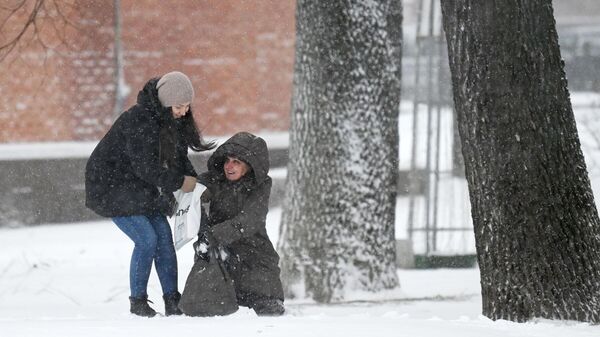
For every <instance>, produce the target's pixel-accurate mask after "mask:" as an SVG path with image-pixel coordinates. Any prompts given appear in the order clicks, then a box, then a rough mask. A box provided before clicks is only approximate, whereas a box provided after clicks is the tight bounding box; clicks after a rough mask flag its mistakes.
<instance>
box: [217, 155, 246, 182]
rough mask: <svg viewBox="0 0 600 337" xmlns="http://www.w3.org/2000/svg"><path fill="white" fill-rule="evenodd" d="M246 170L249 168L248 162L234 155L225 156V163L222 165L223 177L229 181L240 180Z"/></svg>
mask: <svg viewBox="0 0 600 337" xmlns="http://www.w3.org/2000/svg"><path fill="white" fill-rule="evenodd" d="M248 170H250V167H249V166H248V164H246V163H244V162H243V161H241V160H239V159H237V158H235V157H229V156H227V159H226V160H225V165H223V172H224V173H225V178H227V180H229V181H237V180H240V179H241V178H242V177H243V176H244V175H246V173H248Z"/></svg>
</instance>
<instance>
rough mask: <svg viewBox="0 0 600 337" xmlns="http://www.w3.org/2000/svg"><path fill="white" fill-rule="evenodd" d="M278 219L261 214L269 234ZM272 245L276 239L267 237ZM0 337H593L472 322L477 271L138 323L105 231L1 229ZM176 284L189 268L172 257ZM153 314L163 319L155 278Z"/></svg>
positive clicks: (118, 237)
mask: <svg viewBox="0 0 600 337" xmlns="http://www.w3.org/2000/svg"><path fill="white" fill-rule="evenodd" d="M280 214H281V212H279V211H278V210H274V211H273V212H270V213H269V218H268V227H269V233H270V235H272V234H274V233H276V231H277V229H276V227H277V224H278V223H279V216H280ZM275 238H276V236H275ZM0 247H2V254H1V255H0V336H2V337H4V336H6V337H17V336H31V337H42V336H44V337H46V336H48V337H50V336H57V337H69V336H86V337H94V336H99V337H100V336H103V337H104V336H110V337H120V336H123V337H125V336H127V337H129V336H144V337H150V336H161V337H164V336H195V335H198V336H200V335H201V336H224V337H225V336H236V337H239V336H285V337H294V336H327V337H332V336H361V337H362V336H411V337H417V336H427V337H433V336H445V337H453V336H456V337H469V336H474V337H475V336H476V337H480V336H490V337H492V336H498V337H500V336H502V337H504V336H540V337H542V336H543V337H554V336H556V337H564V336H569V337H578V336H598V335H600V327H598V326H591V325H588V324H584V323H576V322H555V321H546V320H544V321H538V322H533V323H525V324H517V323H513V322H507V321H497V322H494V321H491V320H489V319H487V318H485V317H483V316H481V315H480V312H481V297H480V295H479V271H478V270H477V269H455V270H451V269H439V270H399V271H398V276H399V278H400V282H401V289H399V290H398V291H395V292H393V293H389V294H386V296H385V298H384V299H381V297H378V299H375V298H374V297H373V298H368V297H367V298H364V299H365V300H363V301H354V302H350V303H338V304H331V305H319V304H315V303H310V302H295V301H287V302H286V305H287V313H286V315H285V316H283V317H278V318H262V317H257V316H256V315H255V314H254V313H253V312H252V311H250V310H248V309H247V308H240V310H239V311H238V312H236V313H235V314H233V315H231V316H227V317H216V318H193V317H158V318H151V319H147V318H140V317H136V316H133V315H131V314H129V312H128V309H129V303H128V299H127V296H128V295H129V286H128V268H129V255H130V254H131V249H132V243H131V242H130V241H129V239H128V238H127V237H126V236H125V235H124V234H122V233H121V232H120V231H119V230H118V229H117V228H116V226H114V225H113V224H112V223H111V222H108V221H102V222H91V223H78V224H64V225H62V224H54V225H45V226H40V227H29V228H19V229H3V230H0ZM178 260H179V273H180V277H179V285H180V287H183V284H184V282H185V278H186V276H187V272H188V271H189V270H190V268H191V264H192V250H191V246H190V245H189V244H188V245H187V246H185V247H183V248H182V249H181V250H180V251H179V252H178ZM149 296H150V299H152V300H154V301H155V305H154V307H155V308H156V309H157V310H159V311H163V306H162V301H161V293H160V285H159V283H158V278H157V277H156V273H155V271H154V270H153V272H152V276H151V279H150V285H149Z"/></svg>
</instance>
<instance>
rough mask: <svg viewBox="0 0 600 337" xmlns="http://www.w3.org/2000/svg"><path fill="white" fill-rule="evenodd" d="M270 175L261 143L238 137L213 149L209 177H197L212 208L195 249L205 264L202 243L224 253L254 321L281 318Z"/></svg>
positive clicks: (240, 299)
mask: <svg viewBox="0 0 600 337" xmlns="http://www.w3.org/2000/svg"><path fill="white" fill-rule="evenodd" d="M268 172H269V152H268V150H267V145H266V143H265V141H264V140H263V139H262V138H260V137H257V136H254V135H252V134H250V133H248V132H240V133H237V134H235V135H234V136H233V137H231V138H230V139H228V140H227V141H226V142H225V143H224V144H223V145H221V146H219V147H218V148H217V150H216V151H215V152H214V153H213V154H212V156H211V157H210V158H209V159H208V172H205V173H203V174H201V175H200V176H199V177H198V181H199V182H200V183H201V184H203V185H205V186H206V187H207V191H206V192H204V194H203V196H202V199H203V202H209V203H210V204H209V207H208V214H207V218H208V228H207V229H206V231H208V235H205V234H200V238H199V240H198V242H196V244H194V247H195V248H196V253H197V256H198V257H199V258H204V259H206V258H207V256H206V254H203V252H205V251H206V250H203V251H200V249H199V248H200V247H201V246H203V245H201V244H200V243H206V244H207V245H210V244H216V245H219V246H221V247H224V248H225V250H226V251H227V252H228V257H227V259H226V261H225V266H226V267H227V271H228V272H229V274H230V275H231V278H232V279H233V281H234V286H235V291H236V296H237V301H238V304H239V305H241V306H246V307H249V308H252V309H254V311H255V312H256V313H257V314H258V315H282V314H283V313H284V307H283V289H282V286H281V280H280V278H279V274H280V270H279V266H278V263H279V255H278V254H277V252H276V251H275V249H274V248H273V244H272V243H271V241H270V240H269V236H268V235H267V230H266V226H265V222H266V216H267V212H268V210H269V208H268V206H269V196H270V193H271V184H272V181H271V178H270V177H269V176H268V175H267V174H268ZM201 231H202V230H201ZM207 237H208V238H212V239H213V240H212V241H213V242H211V240H208V239H207ZM207 241H208V242H207Z"/></svg>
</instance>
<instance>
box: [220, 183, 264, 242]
mask: <svg viewBox="0 0 600 337" xmlns="http://www.w3.org/2000/svg"><path fill="white" fill-rule="evenodd" d="M271 184H272V181H271V179H270V178H269V179H267V180H265V181H264V182H263V183H262V184H261V185H259V186H258V187H257V188H256V189H254V190H253V191H252V192H251V193H250V195H249V196H248V199H247V200H246V202H245V204H244V206H243V207H242V210H241V211H240V213H239V214H238V215H236V216H235V217H233V218H231V219H229V220H225V221H223V222H221V223H218V224H216V225H214V226H212V227H211V229H210V231H211V234H212V235H213V237H214V238H215V240H216V241H217V242H218V243H220V244H223V245H225V246H226V245H228V244H230V243H233V242H235V241H237V240H240V239H242V238H245V237H249V236H252V235H254V234H256V233H257V232H259V231H260V230H261V229H264V228H265V222H266V219H267V213H268V212H269V196H270V194H271Z"/></svg>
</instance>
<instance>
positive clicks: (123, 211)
mask: <svg viewBox="0 0 600 337" xmlns="http://www.w3.org/2000/svg"><path fill="white" fill-rule="evenodd" d="M157 82H158V79H157V78H155V79H151V80H150V81H148V82H147V83H146V85H145V86H144V88H143V89H142V90H141V91H140V92H139V94H138V97H137V104H135V105H134V106H133V107H131V108H130V109H129V110H127V111H125V112H124V113H123V114H122V115H121V116H120V117H119V118H118V119H117V120H116V121H115V122H114V124H113V126H112V127H111V128H110V130H109V131H108V133H107V134H106V135H105V136H104V138H102V140H101V141H100V142H99V143H98V145H97V146H96V148H95V149H94V151H93V152H92V155H91V156H90V158H89V160H88V162H87V166H86V170H85V190H86V206H87V207H89V208H90V209H92V210H93V211H94V212H96V213H97V214H99V215H101V216H105V217H117V216H131V215H151V214H156V213H164V212H165V207H167V206H166V205H165V199H164V198H162V197H159V195H160V192H163V193H165V194H166V195H169V194H170V195H171V197H172V193H171V192H173V191H175V190H177V189H179V188H180V187H181V185H182V184H183V180H184V175H188V176H196V175H197V174H196V172H195V171H194V168H193V166H192V164H191V163H190V161H189V159H188V157H187V150H188V144H187V143H186V141H185V139H184V137H182V136H181V135H182V133H183V132H182V130H181V129H182V128H183V127H184V125H183V124H182V121H181V119H179V120H176V119H175V118H174V117H173V115H172V113H171V110H170V108H166V107H163V106H162V104H161V103H160V101H159V99H158V90H157V89H156V84H157ZM189 113H191V112H189ZM159 189H160V190H159ZM167 208H168V207H167Z"/></svg>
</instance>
